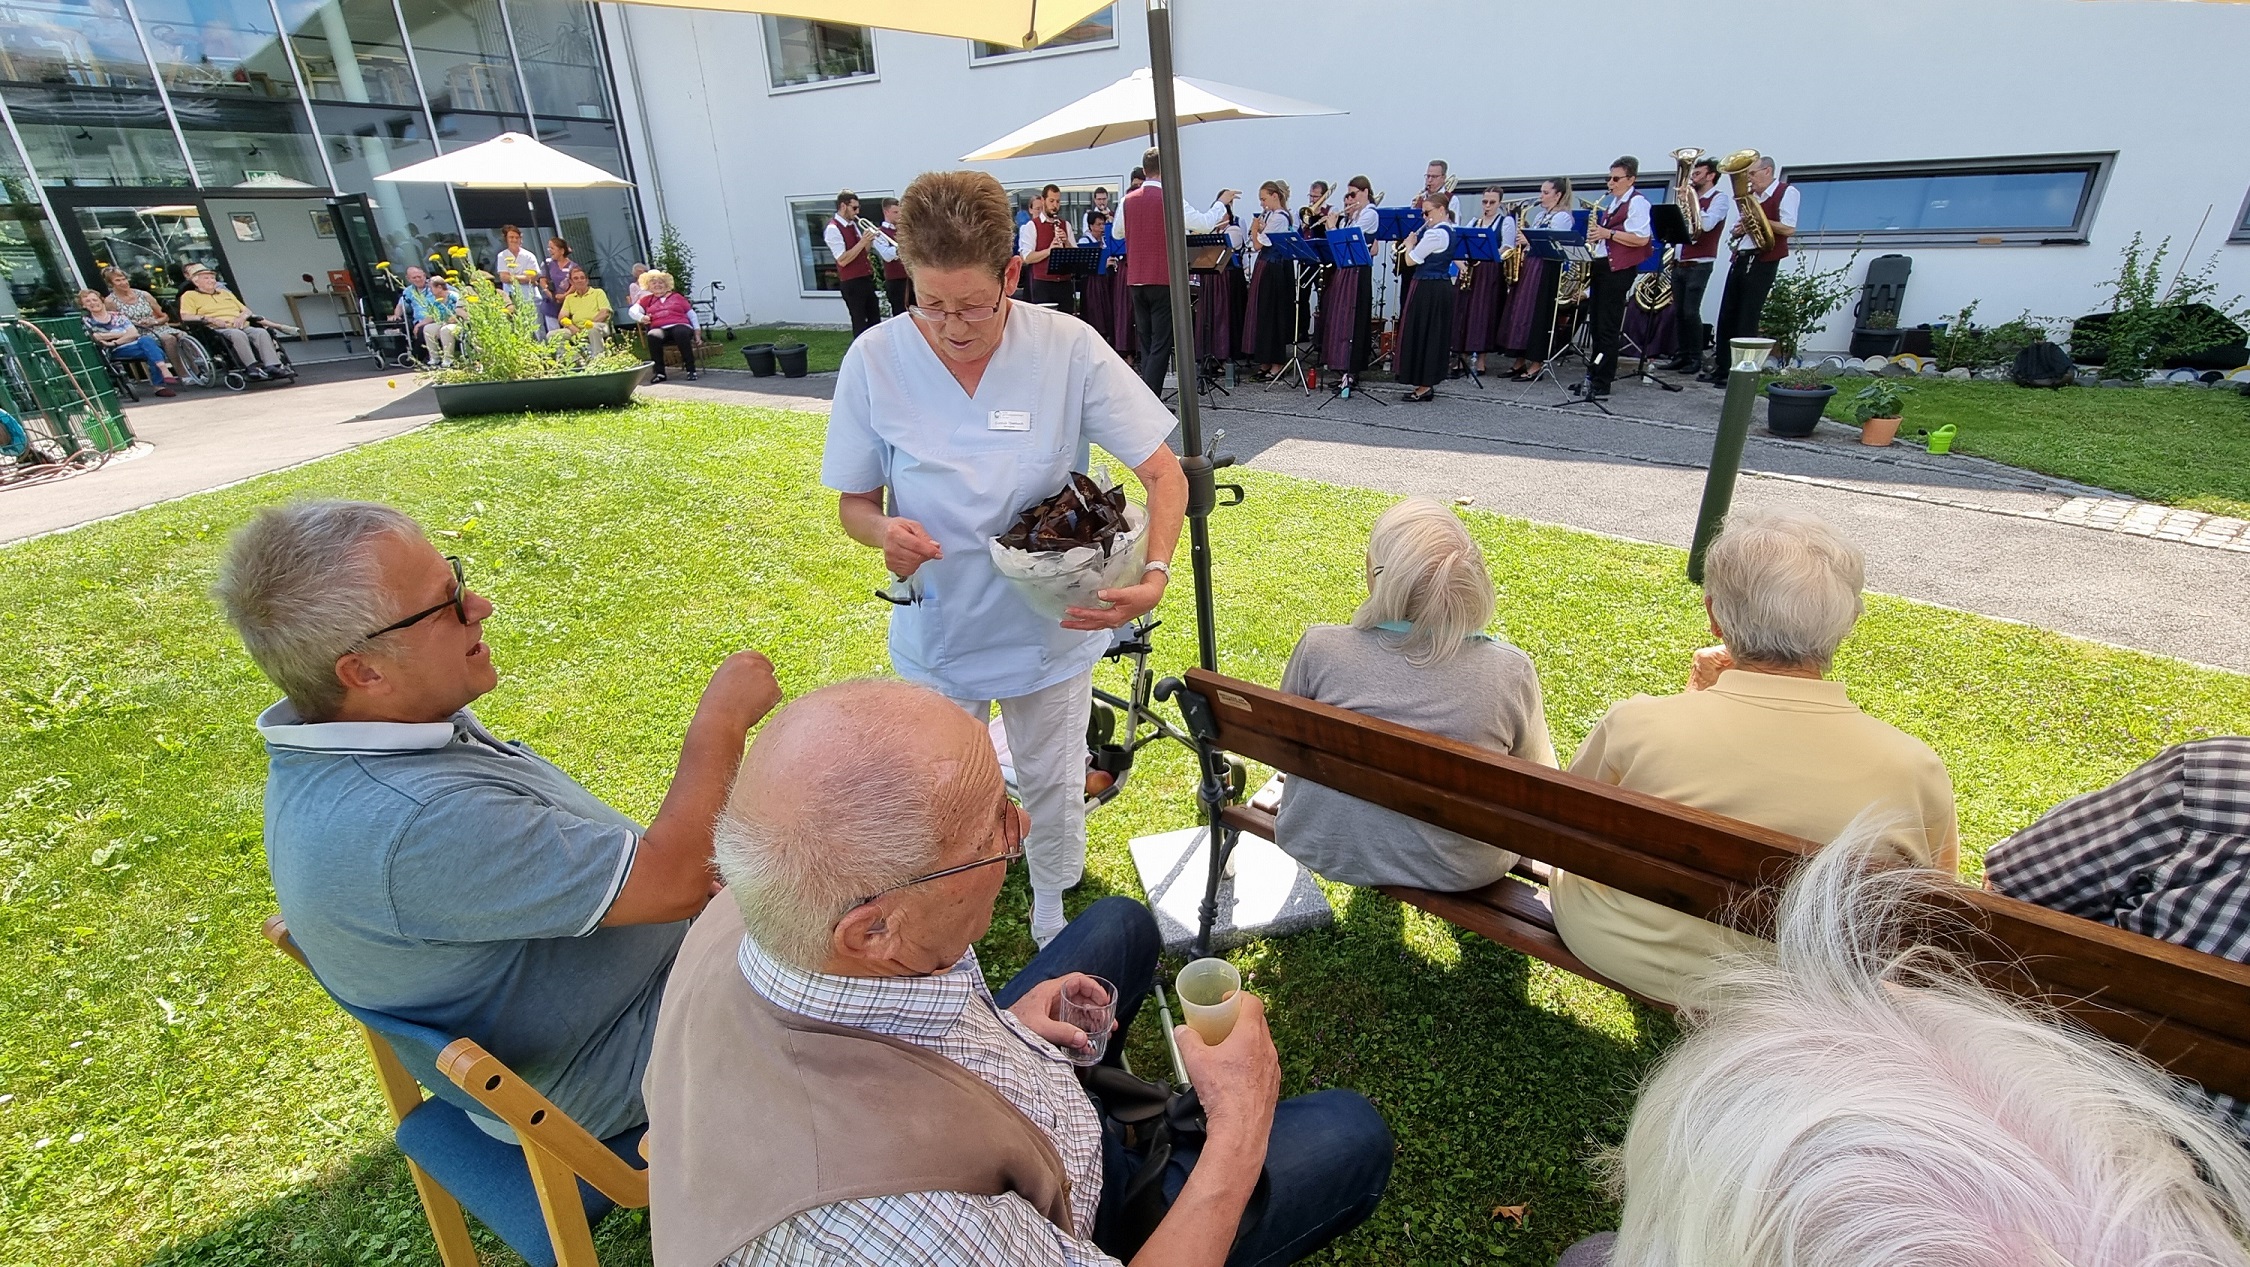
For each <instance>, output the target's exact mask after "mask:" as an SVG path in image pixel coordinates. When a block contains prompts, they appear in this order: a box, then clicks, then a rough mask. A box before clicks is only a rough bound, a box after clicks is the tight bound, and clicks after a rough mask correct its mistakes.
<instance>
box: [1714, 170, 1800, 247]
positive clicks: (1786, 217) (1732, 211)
mask: <svg viewBox="0 0 2250 1267" xmlns="http://www.w3.org/2000/svg"><path fill="white" fill-rule="evenodd" d="M1776 179H1779V178H1778V177H1776ZM1772 193H1773V186H1771V185H1768V186H1766V192H1765V194H1764V195H1753V196H1754V197H1756V198H1757V199H1758V201H1760V202H1764V201H1765V200H1766V197H1768V196H1771V195H1772ZM1803 202H1804V199H1802V198H1800V197H1799V196H1798V194H1797V187H1796V186H1795V185H1791V186H1789V187H1788V188H1787V189H1784V190H1782V191H1781V214H1780V215H1778V216H1775V217H1774V219H1775V220H1776V221H1778V222H1779V223H1782V224H1785V225H1788V226H1789V227H1790V228H1792V229H1794V228H1796V227H1797V208H1798V207H1799V206H1800V205H1801V204H1802V203H1803ZM1741 219H1742V208H1741V207H1740V206H1739V205H1736V203H1735V201H1734V199H1733V198H1732V197H1731V196H1730V197H1729V198H1728V199H1727V241H1728V243H1729V244H1730V245H1731V246H1732V247H1733V249H1734V250H1735V251H1737V252H1741V251H1749V252H1751V253H1752V254H1755V253H1756V252H1757V250H1758V244H1757V243H1755V242H1752V241H1751V240H1750V235H1749V234H1747V233H1745V234H1743V235H1742V236H1741V237H1739V238H1738V237H1735V236H1734V226H1735V225H1736V224H1737V223H1739V222H1740V221H1741Z"/></svg>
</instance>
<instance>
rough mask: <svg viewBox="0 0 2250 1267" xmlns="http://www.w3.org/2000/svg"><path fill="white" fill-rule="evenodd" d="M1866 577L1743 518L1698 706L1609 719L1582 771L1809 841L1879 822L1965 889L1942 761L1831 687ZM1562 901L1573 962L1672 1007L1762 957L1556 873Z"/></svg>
mask: <svg viewBox="0 0 2250 1267" xmlns="http://www.w3.org/2000/svg"><path fill="white" fill-rule="evenodd" d="M1865 570H1866V565H1865V562H1864V561H1863V559H1862V557H1861V555H1860V552H1859V548H1858V547H1857V546H1854V545H1853V544H1852V543H1850V542H1849V541H1846V540H1844V538H1843V537H1841V536H1839V535H1838V534H1837V533H1836V531H1835V529H1833V528H1830V527H1829V526H1828V525H1827V524H1824V523H1822V522H1821V521H1819V520H1817V519H1813V518H1810V517H1806V516H1799V515H1753V514H1738V515H1735V516H1734V517H1732V518H1731V519H1729V520H1728V522H1727V526H1726V529H1725V530H1724V531H1722V532H1721V533H1720V534H1719V536H1718V538H1717V540H1715V541H1713V542H1712V543H1711V550H1710V553H1709V554H1708V555H1707V556H1706V557H1705V560H1704V574H1703V595H1704V597H1703V605H1704V607H1705V608H1706V610H1707V611H1708V612H1709V615H1710V618H1711V632H1712V633H1713V634H1715V635H1717V636H1718V638H1719V640H1720V641H1721V643H1722V644H1724V645H1723V646H1721V647H1714V648H1708V649H1706V650H1704V651H1701V652H1698V653H1697V655H1696V662H1695V669H1694V673H1693V676H1692V677H1691V678H1690V680H1689V683H1688V689H1687V690H1686V691H1685V692H1683V693H1681V694H1678V695H1666V696H1650V695H1636V696H1634V697H1633V698H1631V699H1629V700H1625V701H1623V702H1622V703H1619V704H1616V705H1614V706H1613V707H1611V709H1610V710H1609V713H1608V715H1607V716H1605V717H1603V718H1602V720H1601V721H1600V722H1599V723H1598V724H1596V725H1595V727H1594V729H1593V732H1592V733H1591V734H1589V735H1587V736H1586V742H1585V743H1584V744H1582V745H1580V747H1579V749H1578V755H1577V757H1576V758H1575V759H1574V760H1572V762H1571V764H1570V769H1571V772H1572V773H1574V774H1583V775H1585V776H1587V777H1588V778H1593V779H1599V780H1600V781H1602V782H1604V783H1610V784H1614V785H1616V786H1618V787H1625V788H1631V789H1633V790H1634V791H1636V792H1646V793H1648V794H1649V795H1651V796H1660V797H1663V798H1664V799H1665V800H1668V801H1676V802H1678V803H1680V804H1682V805H1690V806H1693V807H1695V808H1697V809H1703V810H1709V811H1711V812H1712V813H1715V814H1724V815H1726V816H1727V817H1729V818H1736V819H1740V820H1742V821H1744V822H1747V823H1755V824H1757V825H1758V826H1761V827H1769V828H1772V829H1773V830H1775V831H1781V832H1787V833H1789V834H1790V835H1793V836H1801V837H1803V838H1805V839H1807V840H1821V841H1825V840H1833V839H1835V838H1836V836H1837V834H1838V833H1839V832H1841V831H1843V829H1844V827H1845V825H1846V824H1848V823H1850V822H1851V821H1852V820H1853V819H1854V818H1856V817H1858V816H1859V814H1860V813H1861V812H1862V811H1864V810H1866V809H1868V808H1869V807H1871V806H1873V807H1876V808H1878V809H1880V810H1881V811H1883V813H1884V814H1885V815H1886V818H1885V821H1886V823H1887V824H1888V829H1887V831H1886V832H1885V838H1886V839H1887V840H1889V841H1890V842H1891V844H1892V846H1893V847H1894V848H1895V849H1896V850H1897V851H1898V852H1899V853H1900V854H1902V855H1903V856H1904V857H1906V858H1908V859H1910V860H1911V861H1912V862H1913V863H1914V864H1915V865H1917V866H1923V867H1933V868H1936V869H1937V870H1940V871H1943V872H1945V873H1946V874H1948V875H1951V874H1953V873H1954V871H1955V869H1956V867H1957V865H1958V854H1959V847H1960V842H1959V836H1958V831H1957V827H1956V824H1955V820H1954V813H1953V783H1952V780H1951V779H1949V778H1948V777H1947V775H1946V772H1945V763H1944V762H1943V761H1941V760H1939V759H1938V755H1937V754H1936V753H1935V752H1932V751H1931V750H1930V748H1929V745H1927V744H1925V743H1923V742H1922V741H1921V740H1919V739H1916V738H1914V737H1913V736H1912V735H1909V734H1907V733H1906V732H1904V731H1902V730H1899V729H1897V728H1896V727H1894V726H1892V725H1890V724H1889V723H1887V722H1883V721H1878V720H1877V719H1875V718H1873V717H1870V716H1868V715H1867V714H1865V713H1863V712H1861V711H1860V710H1859V708H1858V706H1857V705H1855V704H1853V703H1852V701H1851V698H1850V696H1849V695H1848V694H1846V692H1845V690H1844V685H1843V683H1841V682H1834V681H1830V680H1829V679H1828V672H1829V669H1830V668H1831V666H1832V665H1833V663H1834V661H1835V657H1836V648H1837V646H1838V645H1840V644H1841V643H1842V642H1843V641H1844V636H1845V635H1846V634H1849V633H1850V632H1851V630H1852V626H1853V625H1854V624H1855V623H1857V622H1858V620H1859V615H1860V611H1861V610H1862V604H1861V602H1860V587H1861V585H1862V583H1863V582H1864V578H1865ZM1550 899H1551V901H1552V903H1553V905H1554V909H1555V931H1556V932H1558V933H1560V934H1561V935H1562V939H1563V942H1564V944H1566V945H1568V946H1569V947H1570V949H1571V953H1573V954H1575V955H1577V956H1578V957H1579V958H1581V959H1583V960H1585V961H1586V963H1587V966H1589V967H1591V968H1593V969H1594V970H1595V971H1596V972H1599V973H1601V974H1602V975H1604V976H1606V977H1608V978H1609V979H1610V980H1612V981H1615V982H1617V983H1618V984H1620V985H1622V986H1624V987H1625V988H1627V989H1629V990H1632V991H1634V992H1635V993H1638V994H1642V995H1646V996H1647V997H1649V998H1652V999H1656V1000H1658V1001H1660V1002H1663V1003H1669V1004H1678V1003H1681V1002H1682V1001H1683V1000H1684V999H1685V998H1686V996H1687V994H1688V990H1689V987H1690V985H1691V984H1692V981H1693V979H1694V978H1695V977H1696V976H1698V975H1700V974H1701V973H1703V972H1705V971H1707V970H1708V969H1709V968H1710V967H1711V966H1712V963H1713V962H1714V960H1715V959H1716V958H1717V957H1718V956H1719V955H1721V954H1724V953H1727V952H1730V951H1740V950H1748V949H1752V948H1754V947H1756V946H1757V945H1758V944H1759V943H1758V942H1757V940H1756V939H1754V938H1751V937H1747V936H1745V935H1743V934H1741V933H1737V932H1734V931H1733V930H1731V929H1726V928H1721V927H1720V926H1719V925H1717V924H1713V923H1710V922H1708V921H1705V920H1701V919H1697V918H1695V917H1694V916H1692V915H1685V914H1682V913H1680V912H1678V911H1675V910H1673V909H1671V908H1670V907H1667V906H1660V905H1658V904H1657V903H1654V902H1650V901H1647V900H1645V899H1642V898H1637V897H1634V896H1632V895H1631V894H1628V893H1620V892H1618V891H1617V890H1615V889H1612V888H1609V887H1608V886H1606V885H1602V884H1597V883H1595V882H1594V881H1592V880H1588V879H1585V878H1583V877H1581V876H1575V875H1569V874H1565V873H1557V875H1556V877H1555V883H1554V887H1553V889H1552V891H1551V893H1550Z"/></svg>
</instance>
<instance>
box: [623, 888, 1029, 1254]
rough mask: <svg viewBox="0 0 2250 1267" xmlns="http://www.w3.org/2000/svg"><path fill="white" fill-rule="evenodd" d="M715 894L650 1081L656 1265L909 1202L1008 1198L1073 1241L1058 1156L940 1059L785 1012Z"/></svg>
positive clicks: (673, 983) (690, 940) (736, 920)
mask: <svg viewBox="0 0 2250 1267" xmlns="http://www.w3.org/2000/svg"><path fill="white" fill-rule="evenodd" d="M742 935H743V933H742V912H741V910H740V909H739V908H737V907H736V906H735V904H734V899H733V897H732V896H731V895H729V894H725V893H722V894H720V895H719V896H718V897H716V898H713V899H712V900H711V905H710V906H709V907H708V908H706V909H705V911H704V912H703V915H702V916H701V917H700V918H698V919H697V920H696V921H695V927H694V928H692V929H690V930H689V932H688V936H687V941H686V942H685V943H683V944H682V945H681V947H680V955H679V958H678V959H677V960H676V961H675V962H674V963H673V965H672V975H671V980H670V981H669V982H668V983H667V984H666V986H665V989H664V1007H663V1010H662V1012H661V1014H660V1015H659V1016H658V1018H657V1024H656V1039H655V1045H654V1048H653V1050H651V1052H650V1053H649V1062H648V1076H647V1078H646V1079H645V1080H644V1081H643V1083H642V1085H641V1091H642V1095H643V1097H644V1098H645V1099H646V1100H647V1102H648V1120H649V1130H648V1150H649V1185H648V1188H649V1224H650V1228H651V1231H652V1234H653V1239H654V1243H655V1254H656V1263H657V1267H712V1264H714V1263H717V1262H718V1261H719V1260H721V1259H723V1258H725V1257H726V1256H727V1255H729V1254H732V1253H733V1252H734V1251H735V1250H737V1249H740V1248H741V1247H742V1246H743V1245H745V1244H748V1243H749V1242H751V1241H754V1240H756V1239H757V1238H759V1237H760V1236H763V1235H765V1234H766V1233H767V1232H768V1231H770V1230H772V1229H773V1228H775V1227H778V1226H780V1225H781V1224H782V1223H785V1222H787V1221H788V1220H789V1219H790V1218H791V1217H793V1216H795V1215H797V1214H801V1213H803V1212H804V1211H806V1210H813V1209H818V1208H819V1207H821V1206H824V1205H831V1204H834V1203H835V1202H838V1201H850V1200H855V1199H859V1198H864V1197H883V1196H898V1195H901V1194H904V1193H909V1192H968V1193H975V1194H977V1195H981V1196H997V1195H999V1194H1000V1193H1003V1192H1013V1193H1016V1194H1017V1195H1018V1196H1021V1197H1022V1198H1023V1199H1024V1200H1026V1201H1029V1202H1030V1203H1031V1205H1032V1207H1033V1208H1034V1209H1037V1210H1038V1211H1039V1212H1040V1213H1042V1214H1044V1215H1045V1216H1046V1217H1047V1218H1048V1219H1049V1220H1051V1221H1052V1222H1053V1223H1054V1224H1055V1226H1057V1227H1059V1228H1062V1229H1063V1230H1064V1231H1065V1232H1066V1233H1067V1232H1069V1231H1070V1230H1071V1219H1070V1180H1069V1177H1068V1175H1067V1173H1066V1172H1065V1171H1064V1169H1063V1161H1062V1157H1061V1156H1060V1155H1059V1154H1058V1153H1056V1151H1055V1146H1054V1143H1053V1142H1052V1141H1050V1140H1049V1139H1048V1138H1047V1135H1046V1133H1045V1132H1044V1131H1041V1130H1040V1129H1039V1128H1038V1127H1037V1126H1035V1125H1033V1124H1032V1122H1031V1120H1030V1119H1029V1118H1026V1117H1025V1116H1024V1115H1023V1114H1022V1113H1021V1112H1020V1111H1018V1110H1017V1108H1016V1107H1015V1106H1014V1105H1012V1104H1010V1103H1008V1101H1007V1099H1006V1098H1005V1097H1004V1096H1002V1095H1001V1094H1000V1093H999V1092H998V1091H996V1090H994V1089H993V1088H992V1087H991V1086H990V1085H988V1084H987V1083H986V1082H985V1081H984V1080H983V1079H981V1078H979V1077H977V1076H976V1075H975V1074H972V1073H970V1072H969V1071H968V1070H966V1069H963V1068H962V1067H961V1066H959V1065H957V1064H954V1063H953V1062H952V1061H950V1060H947V1059H946V1058H945V1057H943V1056H940V1055H938V1054H937V1053H935V1052H932V1051H928V1050H925V1049H924V1048H921V1047H917V1046H915V1045H914V1044H912V1043H909V1042H905V1041H902V1040H900V1039H896V1038H890V1037H887V1036H885V1035H882V1034H877V1033H874V1032H872V1031H869V1030H864V1029H858V1028H854V1027H852V1026H848V1025H831V1024H828V1023H827V1022H824V1021H816V1020H813V1019H812V1018H810V1017H807V1016H801V1015H799V1014H797V1013H795V1012H791V1011H789V1010H787V1009H786V1008H781V1007H777V1006H775V1005H774V1004H772V1003H771V1002H768V1001H767V1000H766V998H765V997H764V996H763V995H761V994H759V993H758V992H757V991H756V990H754V989H752V988H751V987H750V983H749V982H748V981H747V980H745V979H744V978H743V976H742V970H741V968H740V966H739V965H738V963H737V961H736V958H735V956H736V953H737V951H738V950H739V949H740V946H741V943H742Z"/></svg>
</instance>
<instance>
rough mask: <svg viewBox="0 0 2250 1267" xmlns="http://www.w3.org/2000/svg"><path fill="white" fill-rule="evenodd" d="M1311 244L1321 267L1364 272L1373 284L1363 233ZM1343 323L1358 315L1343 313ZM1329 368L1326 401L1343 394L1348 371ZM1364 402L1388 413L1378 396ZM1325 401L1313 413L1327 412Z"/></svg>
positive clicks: (1337, 234)
mask: <svg viewBox="0 0 2250 1267" xmlns="http://www.w3.org/2000/svg"><path fill="white" fill-rule="evenodd" d="M1314 241H1316V242H1318V243H1319V244H1320V245H1319V246H1317V247H1315V248H1314V249H1315V250H1318V251H1320V252H1322V253H1323V254H1325V255H1326V256H1327V257H1328V258H1327V259H1326V260H1325V261H1324V262H1325V263H1328V264H1332V265H1334V266H1336V267H1337V268H1364V269H1366V270H1367V280H1368V283H1369V284H1370V285H1372V284H1374V281H1375V260H1374V257H1373V256H1371V255H1369V254H1368V253H1367V235H1366V234H1365V233H1363V232H1361V231H1360V230H1358V229H1330V230H1329V231H1328V236H1326V237H1323V238H1316V239H1314ZM1329 316H1330V319H1331V320H1333V319H1335V314H1333V313H1331V314H1329ZM1343 319H1344V320H1346V321H1356V320H1358V319H1359V314H1358V313H1356V312H1353V313H1346V314H1344V317H1343ZM1371 337H1372V336H1371ZM1369 351H1370V352H1372V351H1373V349H1372V348H1370V349H1369ZM1329 368H1330V369H1332V370H1335V371H1336V383H1335V385H1334V386H1332V387H1330V388H1329V389H1328V400H1334V399H1336V398H1337V397H1339V396H1341V395H1343V394H1344V375H1345V374H1346V373H1347V372H1348V371H1346V370H1344V369H1343V368H1341V367H1339V366H1333V365H1332V366H1330V367H1329ZM1367 399H1369V400H1372V401H1374V402H1375V403H1376V404H1378V405H1381V406H1383V407H1384V408H1386V409H1388V408H1389V407H1390V404H1391V402H1389V401H1387V400H1385V399H1383V398H1382V397H1380V396H1369V397H1368V398H1367ZM1328 400H1324V401H1322V402H1320V403H1319V404H1318V405H1315V406H1313V409H1314V411H1315V412H1318V411H1319V410H1322V409H1326V408H1328Z"/></svg>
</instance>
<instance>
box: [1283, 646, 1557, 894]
mask: <svg viewBox="0 0 2250 1267" xmlns="http://www.w3.org/2000/svg"><path fill="white" fill-rule="evenodd" d="M1399 641H1400V638H1399V636H1398V635H1396V634H1386V633H1384V632H1382V631H1380V630H1372V629H1354V628H1352V627H1350V626H1348V625H1314V626H1313V627H1312V628H1310V629H1308V630H1306V631H1305V636H1304V637H1303V638H1301V639H1299V640H1298V642H1297V649H1296V650H1295V651H1294V652H1292V653H1290V656H1289V667H1288V668H1287V669H1285V670H1283V671H1282V675H1281V689H1282V690H1284V691H1287V692H1288V693H1290V694H1292V695H1302V696H1304V697H1305V698H1307V699H1312V700H1317V701H1319V702H1320V703H1323V704H1333V705H1335V706H1336V707H1338V708H1348V709H1351V710H1352V711H1353V712H1358V713H1365V714H1367V715H1368V716H1370V717H1380V718H1382V719H1383V720H1385V721H1390V722H1397V723H1398V724H1399V725H1402V726H1413V727H1415V728H1417V729H1420V730H1427V731H1430V732H1432V733H1434V734H1439V735H1444V736H1445V737H1446V738H1448V739H1457V740H1460V741H1461V742H1463V743H1470V744H1475V745H1476V746H1478V747H1480V748H1489V749H1491V750H1493V751H1494V752H1504V753H1507V754H1508V755H1510V756H1515V757H1521V758H1523V759H1524V760H1526V761H1536V762H1538V763H1539V764H1541V765H1545V766H1552V765H1554V764H1555V748H1554V744H1553V742H1552V741H1550V740H1549V739H1548V737H1547V714H1546V710H1545V708H1544V706H1543V705H1542V704H1541V702H1540V697H1539V673H1538V671H1537V670H1536V669H1534V668H1533V667H1532V664H1531V657H1530V656H1527V655H1525V654H1524V653H1523V652H1522V651H1521V650H1520V649H1518V648H1517V647H1515V646H1514V645H1512V644H1510V643H1507V642H1502V641H1498V640H1496V639H1492V638H1488V637H1485V636H1482V635H1479V636H1477V637H1474V638H1471V639H1470V640H1469V641H1468V642H1466V643H1464V644H1463V645H1462V647H1461V649H1460V650H1459V651H1458V652H1456V653H1454V655H1452V656H1451V657H1449V658H1448V659H1446V660H1445V661H1443V662H1441V663H1439V664H1434V665H1431V666H1429V667H1428V668H1416V667H1414V666H1413V665H1411V664H1409V663H1407V660H1406V656H1405V654H1404V653H1403V652H1401V651H1399V650H1397V649H1396V644H1397V643H1398V642H1399ZM1274 835H1275V838H1276V843H1277V844H1279V845H1280V846H1281V848H1282V849H1283V850H1285V851H1286V852H1288V854H1289V855H1290V856H1291V857H1293V858H1295V859H1297V861H1299V862H1302V863H1304V864H1305V865H1306V866H1308V867H1310V868H1312V869H1313V870H1315V871H1317V872H1319V873H1320V874H1322V875H1324V876H1326V877H1327V878H1329V879H1330V880H1334V881H1337V882H1338V883H1342V884H1356V885H1363V886H1368V885H1380V884H1406V885H1412V886H1414V887H1416V888H1423V889H1439V890H1445V891H1458V890H1462V889H1475V888H1482V887H1483V886H1485V885H1487V884H1490V883H1492V882H1493V881H1495V880H1498V879H1499V878H1500V877H1502V876H1504V875H1506V874H1507V873H1508V868H1509V867H1511V866H1514V865H1515V861H1516V855H1514V854H1512V853H1509V852H1507V851H1506V850H1503V849H1496V848H1494V847H1493V846H1491V845H1487V844H1485V843H1483V842H1481V841H1476V840H1471V839H1469V838H1468V837H1466V836H1462V835H1458V834H1456V833H1454V832H1450V831H1446V830H1445V829H1444V828H1441V827H1432V826H1430V825H1429V824H1428V823H1423V822H1417V821H1416V820H1414V819H1411V818H1407V817H1405V816H1404V815H1402V814H1398V813H1396V812H1394V811H1391V810H1387V809H1382V808H1380V807H1378V806H1375V805H1370V804H1369V803H1367V802H1366V801H1363V800H1360V799H1359V798H1357V797H1353V796H1346V795H1344V794H1343V793H1341V792H1337V791H1334V790H1332V789H1329V788H1325V787H1322V786H1320V785H1319V784H1317V783H1313V782H1309V781H1307V780H1305V779H1302V778H1297V777H1294V776H1292V777H1291V778H1290V779H1289V780H1288V781H1287V783H1286V785H1285V787H1284V790H1283V792H1282V797H1281V809H1280V812H1279V815H1278V822H1277V823H1276V825H1275V830H1274Z"/></svg>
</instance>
